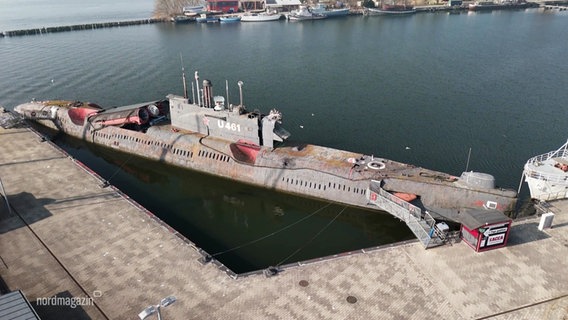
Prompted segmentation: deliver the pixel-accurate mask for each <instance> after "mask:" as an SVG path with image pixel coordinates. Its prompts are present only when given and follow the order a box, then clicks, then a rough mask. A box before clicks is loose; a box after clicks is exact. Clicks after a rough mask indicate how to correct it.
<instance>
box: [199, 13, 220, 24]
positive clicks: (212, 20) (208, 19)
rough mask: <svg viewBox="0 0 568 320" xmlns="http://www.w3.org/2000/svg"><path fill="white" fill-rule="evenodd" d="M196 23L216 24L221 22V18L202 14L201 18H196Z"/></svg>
mask: <svg viewBox="0 0 568 320" xmlns="http://www.w3.org/2000/svg"><path fill="white" fill-rule="evenodd" d="M195 21H196V22H199V23H215V22H219V17H216V16H209V15H207V14H205V13H202V14H201V16H199V17H197V18H195Z"/></svg>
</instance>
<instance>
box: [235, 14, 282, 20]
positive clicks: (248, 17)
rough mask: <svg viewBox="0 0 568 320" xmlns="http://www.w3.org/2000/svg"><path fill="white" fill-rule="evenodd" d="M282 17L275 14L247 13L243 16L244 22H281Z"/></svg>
mask: <svg viewBox="0 0 568 320" xmlns="http://www.w3.org/2000/svg"><path fill="white" fill-rule="evenodd" d="M281 17H282V15H281V14H280V13H273V12H258V13H255V12H247V13H245V14H244V15H242V16H241V21H242V22H266V21H277V20H280V18H281Z"/></svg>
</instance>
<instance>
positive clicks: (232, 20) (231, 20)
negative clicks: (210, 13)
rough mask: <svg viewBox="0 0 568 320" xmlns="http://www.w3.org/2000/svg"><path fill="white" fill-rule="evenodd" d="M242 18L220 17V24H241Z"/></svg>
mask: <svg viewBox="0 0 568 320" xmlns="http://www.w3.org/2000/svg"><path fill="white" fill-rule="evenodd" d="M240 21H241V17H239V16H226V17H219V22H221V23H235V22H240Z"/></svg>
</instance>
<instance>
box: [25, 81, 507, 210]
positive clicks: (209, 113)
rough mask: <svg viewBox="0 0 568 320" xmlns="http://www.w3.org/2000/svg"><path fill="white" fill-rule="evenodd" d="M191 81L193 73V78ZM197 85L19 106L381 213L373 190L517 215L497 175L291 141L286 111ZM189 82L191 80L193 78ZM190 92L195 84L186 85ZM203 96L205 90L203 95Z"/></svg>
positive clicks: (186, 161)
mask: <svg viewBox="0 0 568 320" xmlns="http://www.w3.org/2000/svg"><path fill="white" fill-rule="evenodd" d="M184 79H185V76H184ZM199 83H200V81H199V76H198V74H197V72H196V73H195V82H194V83H193V84H192V86H191V87H192V88H195V89H196V90H192V92H194V94H193V96H192V97H191V99H190V98H189V97H188V96H187V93H186V94H184V96H178V95H174V94H170V95H168V96H167V99H164V100H156V101H151V102H146V103H140V104H136V105H131V106H124V107H118V108H108V109H103V108H101V107H99V106H97V105H93V104H89V103H81V102H75V101H59V100H49V101H33V102H30V103H25V104H21V105H19V106H17V107H16V108H15V109H14V110H15V111H16V112H17V113H19V114H21V115H22V116H23V117H24V118H27V119H29V120H33V121H36V122H38V123H40V124H42V125H45V126H47V127H50V128H53V129H55V130H60V131H62V132H64V133H66V134H69V135H71V136H75V137H77V138H80V139H84V140H87V141H88V142H91V143H95V144H99V145H102V146H106V147H108V148H113V149H117V150H120V151H122V152H126V153H130V154H133V155H137V156H140V157H145V158H148V159H152V160H155V161H160V162H164V163H167V164H171V165H175V166H179V167H183V168H187V169H191V170H196V171H200V172H204V173H207V174H211V175H216V176H219V177H223V178H226V179H230V180H235V181H240V182H243V183H248V184H251V185H256V186H259V187H264V188H270V189H273V190H276V191H281V192H287V193H292V194H296V195H299V196H305V197H311V198H317V199H322V200H325V201H332V202H336V203H341V204H344V205H348V206H355V207H360V208H365V209H369V210H376V211H380V210H381V209H380V208H378V207H377V205H376V204H374V203H373V201H374V200H376V198H375V199H373V198H372V197H373V195H375V196H376V193H372V191H371V187H372V186H373V187H374V186H377V185H380V187H381V188H382V189H384V190H386V191H388V192H392V193H398V195H399V196H400V197H401V198H402V199H406V200H409V201H413V200H414V199H415V198H416V201H419V204H420V206H422V207H423V208H425V209H427V210H429V211H430V212H432V213H435V212H443V213H444V215H443V218H444V219H445V220H459V219H460V210H461V209H462V208H475V209H479V210H499V211H502V212H506V213H507V212H511V211H513V210H514V208H515V203H516V195H517V194H516V192H515V191H513V190H505V189H500V188H496V187H495V184H494V178H493V177H492V176H491V175H489V174H483V173H476V172H465V173H463V174H462V175H461V176H460V177H455V176H452V175H449V174H446V173H442V172H438V171H433V170H428V169H424V168H420V167H417V166H414V165H409V164H405V163H401V162H397V161H393V160H388V159H385V158H381V157H375V156H373V155H365V154H361V153H356V152H350V151H344V150H338V149H333V148H328V147H323V146H317V145H312V144H307V143H301V142H293V141H289V139H288V138H289V136H290V133H289V132H288V131H286V130H285V129H284V128H283V127H282V119H283V117H282V113H281V112H279V111H277V110H275V109H273V110H271V111H270V112H269V113H267V114H262V113H260V112H259V111H252V112H250V111H247V109H246V108H245V106H244V105H243V103H242V101H243V99H242V85H243V83H242V82H240V81H239V83H238V85H239V92H240V103H239V104H238V105H233V104H230V103H229V102H228V101H229V97H228V96H227V97H226V98H225V97H222V96H214V95H213V88H212V84H211V82H210V81H208V80H204V81H203V85H202V86H201V87H200V86H199ZM184 87H187V86H185V84H184ZM185 92H187V90H185ZM195 93H196V94H195Z"/></svg>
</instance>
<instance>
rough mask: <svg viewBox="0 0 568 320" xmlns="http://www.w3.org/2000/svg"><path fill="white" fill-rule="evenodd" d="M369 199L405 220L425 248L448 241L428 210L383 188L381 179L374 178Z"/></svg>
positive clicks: (368, 191) (368, 190) (368, 194)
mask: <svg viewBox="0 0 568 320" xmlns="http://www.w3.org/2000/svg"><path fill="white" fill-rule="evenodd" d="M367 199H368V200H369V202H370V203H372V204H374V205H376V206H377V207H379V208H381V209H382V210H384V211H386V212H388V213H390V214H392V215H393V216H395V217H397V218H399V219H400V220H402V221H404V222H405V223H406V225H407V226H408V228H410V230H411V231H412V232H413V233H414V235H415V236H416V238H418V240H420V242H421V243H422V245H424V248H426V249H427V248H432V247H437V246H441V245H443V244H444V243H445V242H446V236H445V234H444V232H442V231H441V230H438V228H437V227H436V220H434V218H432V216H431V215H430V214H429V213H428V212H423V211H422V209H420V208H418V207H417V206H414V205H412V204H410V203H408V202H406V201H404V200H402V199H400V198H398V197H396V196H394V195H392V194H390V193H389V192H387V191H385V190H384V189H383V188H381V181H376V180H372V181H371V184H370V186H369V188H368V189H367Z"/></svg>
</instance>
